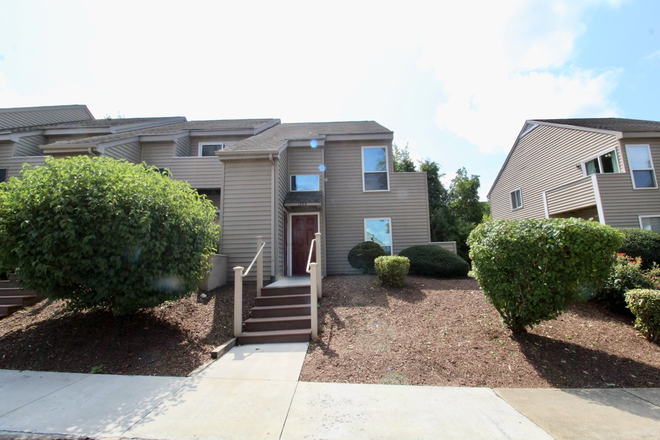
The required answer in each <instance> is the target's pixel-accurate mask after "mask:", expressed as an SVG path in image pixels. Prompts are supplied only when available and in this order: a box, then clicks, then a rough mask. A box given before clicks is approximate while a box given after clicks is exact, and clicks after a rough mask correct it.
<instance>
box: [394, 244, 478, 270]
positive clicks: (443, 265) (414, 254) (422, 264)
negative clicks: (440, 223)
mask: <svg viewBox="0 0 660 440" xmlns="http://www.w3.org/2000/svg"><path fill="white" fill-rule="evenodd" d="M399 255H400V256H402V257H407V258H408V259H410V273H412V274H417V275H426V276H431V277H438V278H456V277H464V276H467V274H468V272H469V271H470V265H469V264H468V263H467V262H466V261H465V260H464V259H462V258H461V257H459V256H458V255H456V254H455V253H453V252H452V251H448V250H447V249H444V248H441V247H440V246H436V245H432V244H425V245H419V246H411V247H409V248H407V249H404V250H402V251H401V252H399Z"/></svg>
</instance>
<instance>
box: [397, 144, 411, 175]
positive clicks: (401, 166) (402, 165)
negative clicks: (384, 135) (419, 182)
mask: <svg viewBox="0 0 660 440" xmlns="http://www.w3.org/2000/svg"><path fill="white" fill-rule="evenodd" d="M393 159H394V172H395V173H411V172H414V171H415V162H414V161H413V160H412V158H411V157H410V148H409V147H408V144H406V146H405V147H403V148H399V146H398V145H397V144H394V158H393Z"/></svg>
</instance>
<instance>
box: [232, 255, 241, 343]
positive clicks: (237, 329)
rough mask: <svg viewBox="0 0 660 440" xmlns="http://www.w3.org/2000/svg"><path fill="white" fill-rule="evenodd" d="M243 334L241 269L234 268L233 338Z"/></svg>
mask: <svg viewBox="0 0 660 440" xmlns="http://www.w3.org/2000/svg"><path fill="white" fill-rule="evenodd" d="M241 333H243V268H242V267H240V266H237V267H235V268H234V336H236V337H238V336H240V335H241Z"/></svg>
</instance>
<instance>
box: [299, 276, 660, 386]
mask: <svg viewBox="0 0 660 440" xmlns="http://www.w3.org/2000/svg"><path fill="white" fill-rule="evenodd" d="M323 289H324V295H327V297H324V298H323V301H322V305H321V308H320V310H319V316H320V318H319V319H320V325H321V327H322V329H323V332H322V334H321V336H320V338H319V340H318V341H317V342H315V343H313V344H311V345H310V348H309V351H308V354H307V357H306V359H305V364H304V366H303V371H302V375H301V380H305V381H320V382H351V383H384V384H411V385H439V386H485V387H542V388H546V387H562V388H606V387H660V346H659V345H657V344H652V343H649V342H648V341H646V340H645V339H643V338H642V337H641V336H639V335H638V334H637V332H636V331H635V329H634V328H633V327H632V321H631V320H630V319H629V318H625V317H621V316H618V315H614V314H611V313H609V312H607V311H605V310H603V309H602V308H601V307H599V306H598V305H597V304H593V303H582V304H577V305H575V306H574V307H572V308H571V309H570V310H569V311H567V312H565V313H564V314H562V315H561V316H560V317H559V318H558V319H555V320H552V321H548V322H545V323H543V324H542V325H539V326H538V327H535V328H534V329H533V330H532V331H530V332H529V333H528V334H526V335H522V336H513V335H512V334H511V332H510V331H509V330H508V329H507V328H505V327H503V326H502V324H501V322H500V319H499V315H498V313H497V311H496V310H495V309H494V308H493V307H492V306H491V305H490V304H489V303H488V301H487V300H486V297H485V296H484V294H483V293H482V292H481V291H480V290H479V286H478V284H477V282H476V281H474V280H473V279H470V278H466V279H455V280H439V279H433V278H424V277H415V276H409V277H408V278H407V279H406V286H405V287H404V289H394V288H383V287H381V286H379V285H378V284H377V282H376V278H375V277H374V276H367V275H361V276H352V277H329V278H327V279H326V280H325V281H324V283H323Z"/></svg>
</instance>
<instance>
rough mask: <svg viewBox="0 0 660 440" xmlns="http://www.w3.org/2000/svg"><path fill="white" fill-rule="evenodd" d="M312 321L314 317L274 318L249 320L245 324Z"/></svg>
mask: <svg viewBox="0 0 660 440" xmlns="http://www.w3.org/2000/svg"><path fill="white" fill-rule="evenodd" d="M306 319H307V320H308V319H312V315H301V316H276V317H273V318H248V319H246V320H245V322H253V323H255V322H264V323H265V322H286V321H304V320H306Z"/></svg>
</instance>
